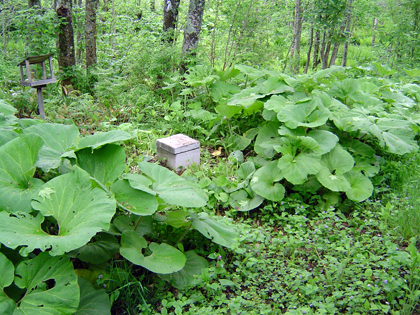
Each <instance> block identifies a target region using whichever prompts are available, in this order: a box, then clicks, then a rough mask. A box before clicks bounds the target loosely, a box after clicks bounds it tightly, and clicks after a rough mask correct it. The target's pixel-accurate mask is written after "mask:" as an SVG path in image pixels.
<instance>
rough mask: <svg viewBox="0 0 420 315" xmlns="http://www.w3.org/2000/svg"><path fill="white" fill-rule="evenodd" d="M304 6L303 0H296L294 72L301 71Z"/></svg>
mask: <svg viewBox="0 0 420 315" xmlns="http://www.w3.org/2000/svg"><path fill="white" fill-rule="evenodd" d="M302 20H303V19H302V6H301V0H296V4H295V19H294V23H293V39H292V46H291V51H290V58H291V59H292V62H291V68H292V72H293V73H299V68H300V41H301V34H302Z"/></svg>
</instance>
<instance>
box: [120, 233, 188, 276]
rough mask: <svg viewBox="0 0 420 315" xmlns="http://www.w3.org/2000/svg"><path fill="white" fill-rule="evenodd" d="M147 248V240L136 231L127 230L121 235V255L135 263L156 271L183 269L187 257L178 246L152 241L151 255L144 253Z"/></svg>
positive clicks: (163, 272) (162, 272) (164, 272)
mask: <svg viewBox="0 0 420 315" xmlns="http://www.w3.org/2000/svg"><path fill="white" fill-rule="evenodd" d="M144 248H147V242H146V240H145V239H144V238H143V237H141V236H139V235H138V234H137V233H136V232H134V231H125V232H124V233H123V234H122V236H121V250H120V253H121V255H122V256H123V257H124V258H126V259H127V260H129V261H131V262H132V263H133V264H136V265H139V266H142V267H144V268H146V269H149V270H150V271H152V272H155V273H161V274H168V273H172V272H176V271H179V270H181V269H182V268H183V267H184V265H185V262H186V260H187V259H186V257H185V255H184V254H183V253H181V252H180V251H179V250H177V249H176V248H174V247H172V246H170V245H168V244H165V243H162V244H157V243H150V244H149V250H150V251H151V252H152V254H151V255H149V256H144V255H143V249H144Z"/></svg>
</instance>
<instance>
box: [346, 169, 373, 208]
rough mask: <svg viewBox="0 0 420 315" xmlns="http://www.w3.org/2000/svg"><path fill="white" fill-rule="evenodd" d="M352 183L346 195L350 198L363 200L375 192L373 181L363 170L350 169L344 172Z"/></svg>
mask: <svg viewBox="0 0 420 315" xmlns="http://www.w3.org/2000/svg"><path fill="white" fill-rule="evenodd" d="M344 176H345V177H346V179H347V181H348V182H349V183H350V188H349V189H348V190H346V195H347V197H348V198H349V199H350V200H353V201H357V202H359V201H363V200H366V199H368V198H369V197H370V196H371V195H372V192H373V185H372V182H371V181H370V180H369V178H367V177H366V176H364V175H363V174H362V173H361V172H356V171H353V170H352V171H350V172H348V173H346V174H344Z"/></svg>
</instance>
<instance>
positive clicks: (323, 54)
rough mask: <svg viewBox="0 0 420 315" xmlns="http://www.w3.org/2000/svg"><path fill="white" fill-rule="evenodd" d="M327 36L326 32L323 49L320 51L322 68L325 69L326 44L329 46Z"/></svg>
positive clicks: (322, 44)
mask: <svg viewBox="0 0 420 315" xmlns="http://www.w3.org/2000/svg"><path fill="white" fill-rule="evenodd" d="M326 37H327V34H326V32H324V34H323V35H322V43H321V50H320V52H319V56H320V58H321V63H322V69H325V68H324V58H325V49H326V46H327V44H326V41H327V40H326Z"/></svg>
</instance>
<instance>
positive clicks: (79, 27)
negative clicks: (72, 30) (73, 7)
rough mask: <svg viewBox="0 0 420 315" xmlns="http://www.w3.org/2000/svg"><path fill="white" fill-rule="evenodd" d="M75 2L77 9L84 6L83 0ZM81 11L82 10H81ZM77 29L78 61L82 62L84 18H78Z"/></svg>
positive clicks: (78, 62)
mask: <svg viewBox="0 0 420 315" xmlns="http://www.w3.org/2000/svg"><path fill="white" fill-rule="evenodd" d="M74 4H77V7H78V8H77V9H78V10H81V8H82V0H77V1H76V0H75V1H74ZM79 12H80V11H79ZM76 23H77V24H76V29H77V32H76V33H77V34H76V47H77V48H76V63H77V64H80V63H81V62H82V54H83V49H82V46H83V45H82V44H83V34H82V30H83V21H82V19H78V20H77V21H76Z"/></svg>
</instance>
